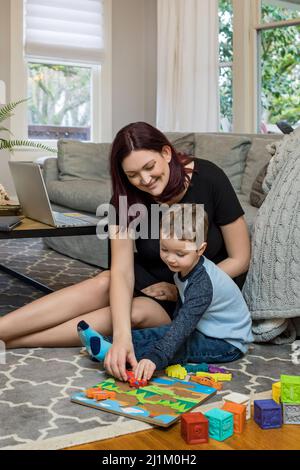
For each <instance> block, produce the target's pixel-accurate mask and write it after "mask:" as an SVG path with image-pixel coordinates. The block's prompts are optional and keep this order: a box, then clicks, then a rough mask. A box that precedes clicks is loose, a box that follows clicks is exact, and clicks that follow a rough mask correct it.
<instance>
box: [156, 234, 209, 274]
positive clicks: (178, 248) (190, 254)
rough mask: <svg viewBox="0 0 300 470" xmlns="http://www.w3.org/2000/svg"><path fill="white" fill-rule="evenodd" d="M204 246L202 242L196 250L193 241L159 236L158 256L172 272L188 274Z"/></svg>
mask: <svg viewBox="0 0 300 470" xmlns="http://www.w3.org/2000/svg"><path fill="white" fill-rule="evenodd" d="M205 248H206V243H203V244H202V245H201V247H200V248H199V249H198V250H197V247H196V245H195V243H191V242H189V241H186V240H177V239H176V238H169V239H163V238H162V237H161V238H160V257H161V259H162V260H163V261H164V263H166V265H167V266H168V268H169V269H170V270H171V271H173V272H180V273H181V274H182V276H185V275H186V274H188V273H189V272H190V271H191V270H192V269H193V268H194V267H195V266H196V264H197V263H198V260H199V258H200V256H201V255H202V253H203V252H204V250H205Z"/></svg>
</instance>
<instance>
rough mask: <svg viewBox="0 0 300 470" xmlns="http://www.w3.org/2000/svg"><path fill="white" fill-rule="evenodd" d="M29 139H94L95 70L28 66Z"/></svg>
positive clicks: (53, 65) (64, 66) (40, 64)
mask: <svg viewBox="0 0 300 470" xmlns="http://www.w3.org/2000/svg"><path fill="white" fill-rule="evenodd" d="M28 94H29V98H30V100H29V104H28V114H29V115H28V124H29V126H28V136H29V137H30V138H35V139H47V140H52V139H59V138H74V139H78V140H90V138H91V68H90V67H78V66H72V65H64V64H47V63H33V62H29V63H28Z"/></svg>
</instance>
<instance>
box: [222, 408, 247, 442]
mask: <svg viewBox="0 0 300 470" xmlns="http://www.w3.org/2000/svg"><path fill="white" fill-rule="evenodd" d="M222 410H225V411H229V413H232V414H233V430H234V432H235V433H237V434H241V433H242V432H243V430H244V427H245V424H246V405H239V404H238V403H232V402H228V401H227V402H226V403H225V404H224V405H223V406H222Z"/></svg>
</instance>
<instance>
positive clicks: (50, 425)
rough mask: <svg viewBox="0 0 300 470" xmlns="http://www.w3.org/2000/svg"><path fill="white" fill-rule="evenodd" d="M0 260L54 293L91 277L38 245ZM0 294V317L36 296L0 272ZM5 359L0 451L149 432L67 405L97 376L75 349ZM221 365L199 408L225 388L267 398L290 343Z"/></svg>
mask: <svg viewBox="0 0 300 470" xmlns="http://www.w3.org/2000/svg"><path fill="white" fill-rule="evenodd" d="M0 258H1V261H2V262H6V263H7V264H8V265H9V266H10V267H15V268H17V269H18V270H20V271H22V272H25V273H27V274H29V273H30V275H32V277H34V278H36V279H38V280H40V281H42V282H44V283H45V284H47V285H49V286H51V287H53V288H54V289H59V288H62V287H64V286H67V285H70V284H73V283H75V282H78V281H81V280H84V279H86V278H88V277H90V276H93V275H95V274H96V273H97V272H99V270H97V269H95V268H94V267H92V266H88V265H85V264H84V263H81V262H79V261H76V260H73V259H70V258H67V257H65V256H62V255H60V254H58V253H56V252H54V251H52V250H50V249H48V248H45V247H44V245H43V243H42V241H41V240H38V239H35V240H15V241H5V242H1V246H0ZM0 289H1V297H0V315H4V314H6V313H8V312H9V311H11V310H13V309H15V308H17V307H19V306H21V305H23V304H25V303H28V302H30V301H32V300H34V299H36V298H38V297H39V296H41V295H42V294H40V293H38V292H37V291H36V290H35V289H33V288H31V287H29V286H26V285H24V284H23V283H22V282H20V281H18V280H13V279H12V278H10V277H9V276H7V275H5V274H2V273H0ZM5 362H6V363H5V364H3V363H2V364H1V363H0V448H1V449H61V448H64V447H68V446H72V445H79V444H83V443H87V442H93V441H97V440H101V439H107V438H110V437H115V436H119V435H122V434H128V433H133V432H137V431H141V430H146V429H151V426H150V425H148V424H146V423H142V422H139V421H136V420H132V419H127V418H124V417H121V416H117V415H113V414H110V413H104V412H101V411H96V410H93V409H90V408H86V407H83V406H80V405H77V404H75V403H71V402H70V396H71V395H72V393H74V392H75V391H78V390H82V389H84V388H86V387H90V386H92V385H94V384H95V383H97V382H99V381H100V380H102V379H103V378H104V377H105V372H104V371H103V370H100V368H99V365H97V364H95V363H93V362H91V361H90V360H89V358H88V357H86V355H84V354H80V349H79V348H65V349H54V348H53V349H18V350H10V351H8V352H6V361H5ZM298 367H299V366H298ZM227 368H228V369H230V370H231V371H232V372H233V380H232V382H228V383H225V386H224V389H223V390H222V392H218V394H217V395H216V396H215V397H213V398H212V399H211V400H210V401H209V403H208V404H207V405H204V406H203V407H200V408H201V410H206V409H208V408H209V407H212V406H215V405H216V402H219V401H220V400H221V398H222V395H224V394H227V393H228V392H230V391H235V392H241V393H246V394H251V397H252V398H254V397H258V396H259V397H262V396H265V395H266V396H267V395H269V393H270V390H271V386H272V383H273V382H274V381H277V380H278V379H279V377H280V374H296V373H297V366H296V365H295V364H293V362H292V348H291V346H290V345H285V346H274V345H253V347H251V350H250V352H249V354H248V355H247V356H246V357H244V358H243V359H241V360H239V361H236V362H234V363H231V364H228V365H227Z"/></svg>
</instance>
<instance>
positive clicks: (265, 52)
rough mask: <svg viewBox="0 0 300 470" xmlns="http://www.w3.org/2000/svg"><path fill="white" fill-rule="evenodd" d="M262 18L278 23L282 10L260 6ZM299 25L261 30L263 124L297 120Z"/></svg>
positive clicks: (299, 98)
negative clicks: (265, 122) (261, 7)
mask: <svg viewBox="0 0 300 470" xmlns="http://www.w3.org/2000/svg"><path fill="white" fill-rule="evenodd" d="M262 13H263V17H264V18H265V19H267V18H272V20H276V21H281V20H283V19H285V18H286V12H285V10H283V9H280V8H275V7H272V6H270V5H264V6H263V12H262ZM299 47H300V26H290V27H286V28H277V29H272V30H266V31H262V33H261V49H262V64H261V67H262V97H261V99H262V107H263V109H264V112H265V116H264V121H267V122H269V123H271V124H275V123H276V122H277V121H279V120H287V121H288V122H289V123H290V124H291V125H293V124H297V122H298V121H299V120H300V55H299Z"/></svg>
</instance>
